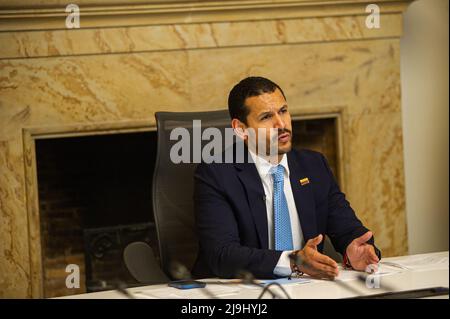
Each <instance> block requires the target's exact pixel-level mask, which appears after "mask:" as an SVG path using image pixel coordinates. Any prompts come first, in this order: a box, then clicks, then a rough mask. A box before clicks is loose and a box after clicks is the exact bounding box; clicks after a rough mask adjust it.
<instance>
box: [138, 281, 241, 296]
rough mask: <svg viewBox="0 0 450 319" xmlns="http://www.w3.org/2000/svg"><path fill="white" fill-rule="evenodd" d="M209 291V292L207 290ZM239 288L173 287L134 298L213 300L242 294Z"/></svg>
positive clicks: (144, 293) (143, 292)
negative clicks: (213, 298)
mask: <svg viewBox="0 0 450 319" xmlns="http://www.w3.org/2000/svg"><path fill="white" fill-rule="evenodd" d="M206 289H207V290H206ZM240 290H241V289H240V288H239V287H238V286H234V285H233V286H222V285H208V284H207V285H206V287H205V288H195V289H177V288H173V287H164V288H159V289H148V290H142V291H139V292H135V293H134V296H135V297H136V298H143V299H155V298H164V299H204V298H211V297H212V296H214V297H217V298H220V297H230V296H232V295H235V294H238V293H239V292H240Z"/></svg>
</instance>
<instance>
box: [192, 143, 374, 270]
mask: <svg viewBox="0 0 450 319" xmlns="http://www.w3.org/2000/svg"><path fill="white" fill-rule="evenodd" d="M287 157H288V164H289V170H290V182H291V187H292V192H293V195H294V200H295V205H296V207H297V212H298V215H299V220H300V226H301V229H302V232H303V237H304V240H305V242H306V241H308V240H309V239H311V238H314V237H316V236H317V235H319V234H324V235H327V236H328V237H329V238H330V239H331V242H332V243H333V246H334V247H335V249H336V250H337V251H338V252H340V253H341V254H344V253H345V250H346V248H347V246H348V244H350V242H351V241H352V240H353V239H355V238H357V237H359V236H361V235H362V234H364V233H365V232H367V231H368V229H367V228H365V227H364V226H363V225H362V223H361V222H360V220H359V219H358V218H357V217H356V215H355V212H354V211H353V209H352V208H351V207H350V204H349V202H348V201H347V200H346V199H345V195H344V194H343V193H342V192H341V191H340V190H339V187H338V185H337V183H336V181H335V178H334V177H333V174H332V172H331V170H330V168H329V166H328V163H327V161H326V160H325V158H324V156H323V155H322V154H320V153H317V152H314V151H308V150H302V151H296V150H292V151H290V152H289V153H287ZM303 178H308V179H309V183H308V184H305V185H303V186H302V185H301V184H300V180H301V179H303ZM194 181H195V187H194V206H195V217H196V225H197V228H198V234H199V240H200V243H199V244H200V248H199V254H198V257H197V261H196V263H195V265H194V268H193V271H192V272H193V274H194V276H196V277H210V276H218V277H223V278H232V277H235V276H236V274H237V273H238V271H240V270H246V271H250V272H251V273H252V274H253V275H254V276H256V277H258V278H273V277H274V275H273V270H274V268H275V266H276V264H277V262H278V259H279V258H280V255H281V253H282V252H281V251H275V250H269V249H268V226H267V212H266V204H265V201H264V197H265V195H264V189H263V185H262V182H261V179H260V177H259V174H258V171H257V169H256V166H255V164H254V163H212V164H205V163H201V164H199V166H198V167H197V169H196V171H195V174H194ZM369 243H371V244H373V243H374V239H373V237H372V238H371V239H370V241H369ZM318 249H319V251H322V249H323V243H322V244H321V245H320V246H319V247H318ZM376 252H377V254H378V255H379V257H380V253H379V250H378V249H376Z"/></svg>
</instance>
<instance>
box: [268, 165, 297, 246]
mask: <svg viewBox="0 0 450 319" xmlns="http://www.w3.org/2000/svg"><path fill="white" fill-rule="evenodd" d="M272 176H273V217H274V224H275V225H274V226H275V250H292V249H293V245H292V229H291V219H290V217H289V209H288V205H287V201H286V196H284V180H283V176H284V167H283V166H281V165H278V166H277V167H276V169H275V172H274V173H273V174H272Z"/></svg>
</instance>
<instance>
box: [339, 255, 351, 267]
mask: <svg viewBox="0 0 450 319" xmlns="http://www.w3.org/2000/svg"><path fill="white" fill-rule="evenodd" d="M342 265H343V266H344V268H346V269H353V267H352V264H351V263H350V259H349V258H348V255H347V253H345V254H344V258H343V260H342Z"/></svg>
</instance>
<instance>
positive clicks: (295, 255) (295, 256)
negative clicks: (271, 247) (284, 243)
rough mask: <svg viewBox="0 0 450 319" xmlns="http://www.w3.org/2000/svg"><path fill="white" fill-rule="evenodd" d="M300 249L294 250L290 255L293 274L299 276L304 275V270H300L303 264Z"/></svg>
mask: <svg viewBox="0 0 450 319" xmlns="http://www.w3.org/2000/svg"><path fill="white" fill-rule="evenodd" d="M299 252H300V251H299V250H296V251H294V252H292V253H291V254H290V255H289V259H290V262H291V272H292V274H293V275H297V276H302V275H303V272H302V271H301V270H300V265H301V260H300V258H301V257H300V254H299Z"/></svg>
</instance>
